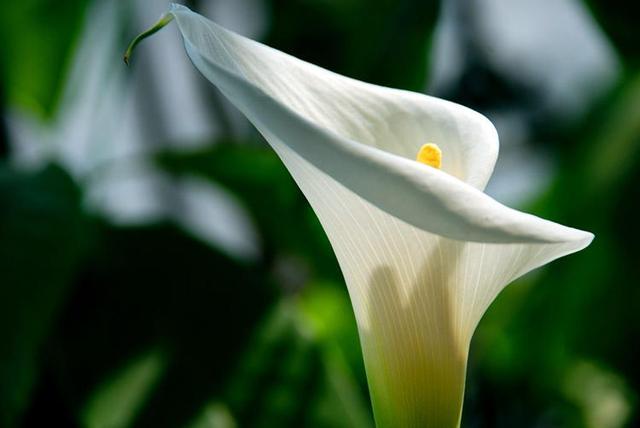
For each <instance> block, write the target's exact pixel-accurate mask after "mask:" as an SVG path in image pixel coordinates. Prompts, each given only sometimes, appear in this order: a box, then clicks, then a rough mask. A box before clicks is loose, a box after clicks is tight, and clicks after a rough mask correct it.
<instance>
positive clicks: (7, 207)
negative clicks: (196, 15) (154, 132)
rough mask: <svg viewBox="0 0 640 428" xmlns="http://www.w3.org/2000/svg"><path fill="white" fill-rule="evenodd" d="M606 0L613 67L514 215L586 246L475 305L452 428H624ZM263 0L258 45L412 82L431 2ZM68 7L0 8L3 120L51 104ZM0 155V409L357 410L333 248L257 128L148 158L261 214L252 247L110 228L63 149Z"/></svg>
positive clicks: (49, 113)
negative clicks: (251, 253) (573, 232)
mask: <svg viewBox="0 0 640 428" xmlns="http://www.w3.org/2000/svg"><path fill="white" fill-rule="evenodd" d="M193 3H197V2H193ZM622 3H624V2H613V3H610V2H604V1H597V0H590V1H588V2H587V4H588V5H589V6H590V7H591V10H592V11H593V13H594V14H595V15H594V16H595V17H596V19H598V22H599V23H600V25H601V26H602V27H603V28H604V29H605V30H606V33H607V35H608V37H610V39H611V41H612V42H613V43H614V44H615V46H616V47H617V48H618V50H619V52H620V54H621V59H622V61H623V64H624V73H623V75H624V77H623V79H622V80H621V82H620V83H619V85H618V86H617V87H616V88H615V90H613V91H612V92H611V93H610V94H608V95H607V96H606V97H605V99H603V100H601V102H600V103H598V104H597V105H596V106H594V107H593V108H592V109H591V111H590V112H589V114H588V115H587V116H586V117H585V118H583V120H582V121H580V122H579V123H576V124H572V125H571V126H565V127H554V128H553V129H551V130H548V133H549V134H550V135H547V139H549V140H550V141H552V142H553V144H551V145H550V146H551V149H552V150H553V156H554V158H555V159H557V160H558V163H559V168H558V170H557V174H556V176H555V177H553V184H552V186H551V188H550V189H549V190H548V191H547V192H546V193H545V194H544V195H543V197H542V198H540V199H539V200H537V201H534V203H533V204H532V206H531V210H530V211H532V212H535V213H536V214H540V215H543V216H546V217H549V218H552V219H554V220H556V221H559V222H563V223H567V224H571V225H574V226H576V227H579V228H583V229H586V230H590V231H593V232H594V233H595V234H596V237H597V238H596V241H595V242H594V244H593V245H592V246H591V247H590V248H589V249H588V250H587V251H584V252H582V253H579V254H577V255H574V256H572V257H571V258H567V259H566V260H562V261H559V262H557V263H554V264H552V265H551V266H549V267H548V268H545V269H544V270H541V271H540V272H537V273H536V274H534V275H530V276H527V277H525V278H524V279H522V280H520V281H519V283H518V284H516V285H513V286H510V287H508V288H507V289H506V290H505V292H504V293H503V295H502V296H501V297H500V298H499V299H498V300H497V301H496V302H495V303H494V305H493V306H492V307H491V308H490V310H489V312H488V313H487V315H486V316H485V319H484V320H483V321H482V323H481V325H480V327H479V329H478V332H477V334H476V336H475V338H474V342H473V346H472V356H471V359H470V361H471V362H470V368H469V378H468V382H467V396H466V401H465V410H464V421H463V425H464V426H466V427H513V426H519V427H529V426H530V427H534V426H535V427H540V426H548V427H604V428H607V427H611V428H613V427H621V426H628V427H632V426H638V425H640V414H639V412H638V393H639V392H640V372H639V369H638V365H637V361H638V358H639V357H640V355H639V352H638V349H637V348H638V346H637V343H638V341H639V340H640V324H639V323H638V321H637V312H638V302H640V288H639V287H638V286H637V284H638V280H637V278H639V277H640V265H639V264H638V258H639V257H640V245H639V244H638V242H640V227H639V226H638V222H637V219H638V210H637V207H638V200H640V190H639V186H638V183H640V70H639V69H638V51H637V49H638V46H637V43H636V41H637V35H638V32H637V29H636V27H637V20H636V19H635V17H634V15H633V14H632V13H630V12H629V11H628V8H627V5H626V4H622ZM265 4H266V5H267V10H268V11H269V18H270V21H269V24H270V25H269V28H268V32H267V35H266V37H265V40H266V42H267V43H269V44H271V45H273V46H275V47H277V48H279V49H282V50H284V51H286V52H289V53H292V54H294V55H297V56H299V57H302V58H304V59H307V60H309V61H311V62H314V63H316V64H319V65H321V66H324V67H327V68H330V69H332V70H336V71H338V72H341V73H344V74H347V75H350V76H352V77H356V78H360V79H364V80H367V81H372V82H375V83H380V84H385V85H391V86H396V87H401V88H405V89H414V90H421V89H423V88H424V85H425V82H426V78H427V72H426V71H427V65H428V61H429V57H428V55H427V52H428V50H429V47H430V43H431V39H432V33H433V28H434V26H435V25H436V19H437V15H438V12H439V10H440V7H441V5H440V4H439V3H438V2H425V1H417V0H403V1H399V2H398V1H391V0H376V1H364V0H348V1H338V0H322V1H321V0H299V1H281V0H271V1H266V2H265ZM86 6H87V2H85V1H83V0H77V1H71V2H62V3H61V2H53V1H47V0H29V1H23V2H10V3H7V4H6V5H4V9H3V13H2V14H0V24H1V25H0V37H1V40H3V43H2V44H1V46H0V70H1V77H2V80H1V81H0V82H1V89H0V93H4V94H5V99H4V100H0V101H1V102H3V103H4V104H2V105H0V113H2V114H3V116H4V114H5V113H7V112H8V111H10V110H11V109H13V108H16V107H19V108H21V109H30V111H31V112H32V113H33V114H34V115H36V116H44V117H48V118H49V120H52V121H53V120H55V113H56V108H57V100H58V98H59V94H60V91H61V88H62V87H63V85H65V84H68V82H66V81H65V77H66V70H67V66H68V65H69V60H70V58H72V55H73V48H74V46H75V44H76V41H77V37H78V31H79V28H80V26H81V24H82V23H83V20H84V16H85V14H84V12H85V9H86ZM634 8H635V6H631V9H632V10H635V9H634ZM123 19H124V17H123ZM136 30H138V29H131V34H133V33H135V32H136ZM391 55H393V58H394V60H393V61H389V60H388V58H389V57H390V56H391ZM114 61H119V58H114ZM495 97H496V98H498V97H500V94H495ZM2 134H4V132H3V133H2ZM2 137H3V138H4V137H5V136H4V135H2ZM0 152H1V153H2V154H3V158H2V159H0V344H1V346H0V426H7V427H13V426H50V425H60V426H70V427H73V426H88V427H130V426H154V427H162V426H168V427H169V426H170V427H173V426H190V427H194V428H195V427H198V428H200V427H253V426H256V427H259V426H263V427H273V426H278V427H286V426H289V427H301V426H310V427H371V426H373V422H372V419H371V409H370V404H369V399H368V393H367V387H366V378H365V375H364V368H363V363H362V359H361V356H360V348H359V344H358V334H357V330H356V327H355V320H354V317H353V313H352V310H351V306H350V303H349V299H348V295H347V292H346V289H345V287H344V285H343V284H342V277H341V274H340V272H339V269H338V266H337V263H336V261H335V257H334V256H333V253H332V251H331V248H330V245H329V243H328V241H327V239H326V237H325V235H324V233H323V231H322V229H321V227H320V225H319V223H318V221H317V219H316V218H315V216H314V215H313V212H312V211H311V209H310V207H309V206H308V204H307V202H306V201H305V199H304V197H303V196H302V195H301V194H300V192H299V190H298V189H297V187H296V185H295V183H294V182H293V180H292V179H291V178H290V176H289V175H288V173H287V172H286V170H285V169H284V168H283V166H282V165H281V163H280V161H279V160H278V158H277V157H276V155H275V154H274V153H273V152H271V151H270V150H268V149H267V148H265V146H264V145H263V144H261V142H260V141H256V140H252V139H251V138H249V139H247V138H243V139H241V140H239V139H238V138H231V137H225V138H223V139H221V140H219V141H216V144H212V145H211V146H210V147H208V148H205V149H198V150H193V151H185V150H184V149H181V150H169V149H166V150H163V151H159V152H157V153H154V154H153V155H152V156H151V157H150V160H151V161H152V162H153V163H154V165H155V166H156V167H157V168H159V169H160V170H162V171H164V172H165V173H167V174H168V175H169V176H170V177H171V178H172V179H174V180H179V179H180V178H182V177H189V176H198V177H201V178H203V179H205V180H208V181H210V182H212V183H216V184H217V185H221V186H223V187H224V188H225V189H226V190H227V191H229V192H230V193H231V194H233V195H234V197H235V198H236V199H237V201H239V202H240V204H241V205H242V206H243V207H244V208H246V210H247V211H248V213H249V215H250V217H251V219H252V221H253V222H254V224H255V226H256V229H257V231H258V235H259V239H260V242H261V251H262V253H261V256H260V257H259V258H258V259H256V260H236V259H234V258H232V257H230V256H228V255H227V254H226V253H224V252H223V251H222V250H221V249H218V248H215V247H212V246H211V245H209V244H206V243H204V242H203V241H201V240H200V239H198V237H194V236H192V235H191V234H190V233H188V232H186V231H185V230H184V229H182V228H181V227H180V226H178V225H177V224H174V223H172V222H169V221H163V222H151V223H147V224H142V225H138V226H122V225H118V224H114V223H113V222H111V221H109V220H108V219H106V218H104V217H103V216H102V215H101V214H99V213H96V212H93V211H90V210H88V209H87V204H86V203H85V202H86V200H87V189H86V188H85V186H86V183H85V182H83V181H80V180H75V179H73V178H72V177H71V176H70V175H69V172H68V171H66V170H65V168H64V167H63V166H60V165H53V164H51V165H47V166H43V167H41V168H39V169H36V170H30V171H25V170H23V169H19V168H17V167H15V166H14V163H13V162H12V160H11V155H12V153H11V151H10V150H8V148H7V149H6V150H5V149H4V147H2V150H0ZM5 152H7V153H5ZM603 409H604V410H603ZM611 415H613V416H611ZM615 417H618V420H619V421H620V422H619V423H618V425H615V422H616V419H615ZM611 421H613V422H611Z"/></svg>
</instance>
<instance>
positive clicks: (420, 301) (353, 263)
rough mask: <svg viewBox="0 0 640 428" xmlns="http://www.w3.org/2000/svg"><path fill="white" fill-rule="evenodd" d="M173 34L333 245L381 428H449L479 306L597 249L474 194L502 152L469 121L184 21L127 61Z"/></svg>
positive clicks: (459, 111) (191, 16)
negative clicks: (271, 155)
mask: <svg viewBox="0 0 640 428" xmlns="http://www.w3.org/2000/svg"><path fill="white" fill-rule="evenodd" d="M172 19H175V21H176V23H177V24H178V28H179V29H180V32H181V33H182V36H183V38H184V45H185V48H186V51H187V54H188V55H189V57H190V58H191V60H192V61H193V63H194V64H195V66H196V67H197V68H198V69H199V70H200V72H202V74H203V75H204V76H205V77H206V78H207V79H209V81H211V83H213V84H214V85H215V86H217V87H218V88H219V89H220V91H221V92H222V93H223V94H224V95H225V96H226V97H227V98H228V99H229V100H230V101H231V102H232V103H233V104H234V105H235V106H236V107H237V108H238V109H240V110H241V111H242V112H243V113H244V114H245V115H246V116H247V118H248V119H249V120H250V121H251V122H252V123H253V124H254V126H255V127H256V128H257V129H258V130H259V131H260V133H261V134H262V135H263V136H264V137H265V138H266V140H267V141H268V142H269V144H270V145H271V147H272V148H273V149H274V150H275V151H276V152H277V154H278V155H279V156H280V158H281V159H282V161H283V163H284V165H285V166H286V167H287V169H288V170H289V172H290V173H291V175H292V176H293V178H294V179H295V181H296V182H297V184H298V185H299V187H300V189H301V190H302V192H303V193H304V195H305V196H306V198H307V199H308V200H309V203H310V204H311V206H312V207H313V209H314V211H315V212H316V214H317V216H318V218H319V219H320V222H321V223H322V226H323V227H324V230H325V231H326V233H327V235H328V236H329V239H330V241H331V244H332V246H333V249H334V251H335V253H336V255H337V258H338V261H339V263H340V267H341V269H342V271H343V274H344V277H345V280H346V283H347V286H348V290H349V294H350V297H351V301H352V304H353V309H354V311H355V315H356V319H357V322H358V329H359V332H360V338H361V342H362V350H363V355H364V360H365V366H366V371H367V377H368V381H369V386H370V391H371V396H372V401H373V408H374V416H375V419H376V423H377V425H378V426H379V427H437V428H443V427H444V428H447V427H457V426H459V425H460V419H461V411H462V400H463V392H464V383H465V371H466V365H467V356H468V350H469V344H470V340H471V336H472V334H473V332H474V330H475V328H476V326H477V324H478V322H479V321H480V318H481V317H482V315H483V314H484V312H485V311H486V309H487V308H488V306H489V305H490V304H491V302H492V301H493V300H494V299H495V298H496V296H497V295H498V293H500V291H501V290H502V289H503V288H504V287H505V286H506V285H507V284H509V283H510V282H512V281H513V280H514V279H516V278H518V277H519V276H521V275H523V274H525V273H526V272H528V271H530V270H532V269H534V268H537V267H539V266H541V265H543V264H545V263H548V262H550V261H552V260H554V259H556V258H558V257H561V256H564V255H567V254H570V253H573V252H575V251H578V250H580V249H582V248H584V247H586V246H587V245H588V244H589V243H590V242H591V240H592V239H593V235H592V234H591V233H588V232H584V231H581V230H577V229H573V228H569V227H565V226H562V225H559V224H557V223H553V222H550V221H547V220H544V219H541V218H538V217H535V216H532V215H529V214H525V213H522V212H519V211H516V210H513V209H510V208H508V207H505V206H504V205H502V204H500V203H499V202H497V201H495V200H493V199H492V198H491V197H489V196H487V195H486V194H485V193H483V189H484V187H485V185H486V184H487V182H488V180H489V178H490V176H491V173H492V171H493V167H494V164H495V161H496V158H497V154H498V136H497V133H496V131H495V128H494V127H493V125H492V124H491V122H489V121H488V120H487V119H486V118H485V117H484V116H482V115H480V114H479V113H476V112H474V111H472V110H470V109H468V108H465V107H462V106H460V105H457V104H454V103H451V102H447V101H444V100H441V99H437V98H433V97H430V96H426V95H423V94H417V93H412V92H407V91H402V90H396V89H389V88H384V87H379V86H375V85H371V84H367V83H364V82H360V81H357V80H354V79H350V78H347V77H344V76H341V75H338V74H335V73H333V72H330V71H328V70H325V69H322V68H320V67H317V66H315V65H312V64H309V63H306V62H304V61H301V60H299V59H297V58H294V57H292V56H290V55H287V54H285V53H283V52H280V51H278V50H275V49H272V48H270V47H267V46H265V45H262V44H260V43H258V42H255V41H253V40H249V39H246V38H244V37H242V36H239V35H237V34H234V33H232V32H230V31H228V30H225V29H224V28H222V27H220V26H218V25H217V24H215V23H213V22H211V21H209V20H207V19H206V18H204V17H202V16H201V15H198V14H196V13H194V12H192V11H190V10H189V9H187V8H186V7H184V6H178V5H174V6H173V7H172V9H171V10H170V11H169V12H168V13H167V14H166V15H165V16H164V17H163V18H162V19H161V20H160V21H159V23H158V24H157V25H156V27H154V28H152V29H151V30H149V31H148V32H147V33H144V34H143V35H141V36H140V38H139V39H136V40H135V41H134V43H132V47H133V46H135V44H136V43H137V42H138V41H139V40H140V39H141V38H142V37H146V35H148V34H151V33H153V32H155V31H157V30H158V29H159V28H161V27H162V26H164V25H166V24H167V23H168V22H169V21H171V20H172ZM129 53H130V51H129ZM425 143H431V144H426V145H425ZM416 156H417V157H418V160H416Z"/></svg>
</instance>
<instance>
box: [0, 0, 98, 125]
mask: <svg viewBox="0 0 640 428" xmlns="http://www.w3.org/2000/svg"><path fill="white" fill-rule="evenodd" d="M87 3H88V1H87V0H70V1H64V2H58V1H52V0H24V1H16V2H6V4H4V5H3V10H2V14H0V40H2V43H1V44H0V69H1V70H2V71H1V72H0V76H1V77H2V78H3V82H2V86H3V88H4V89H5V91H6V97H7V99H8V103H9V104H10V105H13V106H17V107H21V108H24V109H29V110H31V111H32V112H36V113H38V114H39V115H41V116H42V117H50V116H51V115H52V114H53V112H54V110H55V108H56V105H57V101H58V97H59V95H60V92H61V90H62V87H63V85H64V83H65V77H66V72H67V70H68V67H69V61H70V60H71V59H72V53H73V47H74V46H75V43H76V39H77V37H78V35H79V31H80V27H81V25H82V21H83V18H84V14H85V10H86V6H87Z"/></svg>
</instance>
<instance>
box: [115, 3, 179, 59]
mask: <svg viewBox="0 0 640 428" xmlns="http://www.w3.org/2000/svg"><path fill="white" fill-rule="evenodd" d="M171 21H173V14H172V13H170V12H168V13H165V14H164V15H162V16H161V17H160V19H159V20H158V22H156V23H155V24H153V26H152V27H151V28H149V29H148V30H146V31H144V32H142V33H140V34H139V35H138V36H136V38H135V39H133V40H132V41H131V43H129V46H127V50H126V51H125V53H124V63H125V64H127V65H129V62H130V61H131V55H132V54H133V50H134V49H135V47H136V46H138V43H140V42H141V41H143V40H144V39H146V38H147V37H149V36H151V35H153V34H155V33H156V32H158V31H160V30H161V29H162V28H164V26H165V25H167V24H168V23H170V22H171Z"/></svg>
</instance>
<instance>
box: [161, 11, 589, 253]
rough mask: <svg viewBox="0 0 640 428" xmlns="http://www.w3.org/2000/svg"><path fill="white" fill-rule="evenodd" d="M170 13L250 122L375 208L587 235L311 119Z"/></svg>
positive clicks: (431, 223) (492, 237) (484, 228)
mask: <svg viewBox="0 0 640 428" xmlns="http://www.w3.org/2000/svg"><path fill="white" fill-rule="evenodd" d="M171 13H172V14H173V15H174V16H175V18H176V21H177V23H178V26H179V28H180V31H181V33H182V34H183V37H184V42H185V48H186V50H187V53H188V55H189V57H190V58H191V60H192V61H193V63H194V65H195V66H196V67H197V68H198V69H199V70H200V71H201V72H202V73H203V74H204V75H205V77H207V78H208V79H209V80H210V81H211V82H212V83H213V84H215V85H216V86H218V88H219V89H220V90H221V91H222V92H223V93H224V94H225V96H227V97H228V98H229V99H230V101H231V102H232V103H234V104H235V105H236V107H238V108H239V109H240V110H241V111H242V112H243V113H244V114H245V115H246V116H247V117H248V118H249V120H250V121H251V122H252V123H253V124H254V125H255V126H256V127H257V128H258V129H260V130H268V131H269V133H271V134H273V135H275V136H277V137H278V138H279V139H280V140H281V141H283V142H285V143H286V144H287V145H289V147H290V148H291V149H292V150H294V151H296V152H297V153H298V154H299V155H300V156H301V157H303V158H304V159H306V160H307V161H308V162H310V163H311V164H313V165H314V166H315V167H316V168H318V169H320V170H321V171H323V172H324V173H326V174H328V175H330V176H331V177H333V178H334V179H335V180H336V181H338V182H340V183H341V184H342V185H344V186H345V187H346V188H348V189H350V190H351V191H352V192H354V193H355V194H357V195H359V196H360V197H362V198H364V199H365V200H367V201H369V202H370V203H372V204H373V205H375V206H377V207H378V208H380V209H381V210H383V211H385V212H387V213H389V214H391V215H393V216H395V217H397V218H399V219H401V220H403V221H405V222H407V223H409V224H412V225H414V226H416V227H418V228H420V229H423V230H426V231H428V232H431V233H435V234H438V235H442V236H445V237H448V238H451V239H456V240H463V241H474V242H492V243H526V242H529V243H563V242H574V243H575V244H576V248H578V247H580V248H584V247H585V246H587V245H588V244H589V243H590V242H591V240H592V239H593V235H592V234H591V233H589V232H584V231H581V230H578V229H574V228H570V227H566V226H562V225H560V224H557V223H553V222H551V221H547V220H544V219H541V218H539V217H536V216H533V215H530V214H526V213H522V212H519V211H517V210H514V209H511V208H508V207H506V206H504V205H502V204H500V203H499V202H497V201H495V200H494V199H492V198H491V197H489V196H488V195H486V194H484V193H483V192H481V191H479V190H477V189H476V188H474V187H473V186H471V185H469V184H467V183H464V182H463V181H461V180H459V179H457V178H455V177H452V176H450V175H449V174H446V173H444V172H442V171H440V170H437V169H434V168H431V167H428V166H426V165H422V164H420V163H418V162H415V161H411V160H408V159H405V158H403V157H400V156H396V155H393V154H390V153H387V152H385V151H382V150H379V149H376V148H374V147H370V146H367V145H364V144H360V143H357V142H354V141H350V140H347V139H344V138H342V137H340V136H338V135H335V134H334V133H332V132H330V131H328V130H326V129H323V128H320V127H318V126H316V125H315V124H313V123H312V122H310V121H309V120H307V119H305V118H304V117H302V116H300V115H298V114H297V113H295V112H294V111H292V110H291V109H290V108H288V107H287V106H286V105H283V104H282V103H280V102H278V101H277V100H275V99H273V98H272V97H270V96H269V95H267V94H266V93H265V92H264V91H262V90H261V89H260V88H258V87H256V86H255V85H254V84H252V83H251V82H249V81H247V80H246V79H244V78H243V77H242V76H241V75H238V74H237V73H235V72H233V71H231V70H229V69H228V68H227V67H224V66H222V65H220V64H217V63H215V62H213V61H211V60H210V59H209V58H207V57H206V56H204V55H202V52H201V51H200V50H199V49H198V48H197V47H196V46H194V45H193V44H192V43H191V41H190V40H189V38H188V33H187V32H186V31H184V28H183V26H184V25H185V22H184V21H183V20H182V18H185V15H186V14H193V15H195V16H197V17H199V19H200V18H201V17H200V15H197V14H195V13H193V12H191V11H189V9H187V8H185V7H183V6H177V7H174V8H173V9H172V11H171ZM187 18H188V17H187ZM185 33H187V34H185ZM479 116H480V117H483V116H481V115H479ZM487 122H488V123H489V124H490V122H489V121H488V120H487ZM491 129H494V128H493V125H491ZM496 150H497V148H496ZM575 251H577V249H576V250H575Z"/></svg>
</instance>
